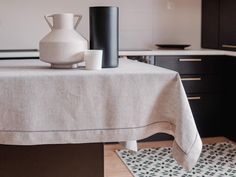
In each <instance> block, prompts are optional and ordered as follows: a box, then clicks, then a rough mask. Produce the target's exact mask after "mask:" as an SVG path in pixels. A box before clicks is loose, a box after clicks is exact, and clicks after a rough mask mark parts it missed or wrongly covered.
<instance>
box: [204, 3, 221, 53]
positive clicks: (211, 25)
mask: <svg viewBox="0 0 236 177" xmlns="http://www.w3.org/2000/svg"><path fill="white" fill-rule="evenodd" d="M219 2H220V1H219V0H203V1H202V47H203V48H204V47H205V48H213V49H217V48H218V47H219V39H218V36H219V5H220V3H219Z"/></svg>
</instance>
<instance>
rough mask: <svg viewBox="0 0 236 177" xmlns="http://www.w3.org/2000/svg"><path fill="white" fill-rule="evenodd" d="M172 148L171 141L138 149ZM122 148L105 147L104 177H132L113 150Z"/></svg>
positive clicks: (151, 143) (150, 144)
mask: <svg viewBox="0 0 236 177" xmlns="http://www.w3.org/2000/svg"><path fill="white" fill-rule="evenodd" d="M202 141H203V143H208V144H211V143H217V142H225V141H229V140H228V139H227V138H224V137H215V138H205V139H203V140H202ZM166 146H172V141H159V142H149V143H140V144H139V145H138V147H139V148H150V147H166ZM122 148H123V147H122V146H121V145H119V144H109V145H105V147H104V149H105V152H104V154H105V164H104V165H105V177H133V176H132V175H131V173H130V172H129V170H128V169H127V168H126V166H125V165H124V164H123V162H122V161H121V160H120V159H119V157H118V156H117V155H116V153H115V150H117V149H122Z"/></svg>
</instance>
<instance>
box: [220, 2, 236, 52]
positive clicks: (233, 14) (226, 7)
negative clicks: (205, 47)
mask: <svg viewBox="0 0 236 177" xmlns="http://www.w3.org/2000/svg"><path fill="white" fill-rule="evenodd" d="M220 48H221V49H225V50H235V51H236V0H221V1H220Z"/></svg>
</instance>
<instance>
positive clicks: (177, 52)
mask: <svg viewBox="0 0 236 177" xmlns="http://www.w3.org/2000/svg"><path fill="white" fill-rule="evenodd" d="M119 55H120V56H143V55H146V56H151V55H226V56H236V52H234V51H226V50H212V49H195V50H192V49H185V50H147V51H132V50H130V51H120V52H119Z"/></svg>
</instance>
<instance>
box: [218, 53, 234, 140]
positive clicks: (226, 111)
mask: <svg viewBox="0 0 236 177" xmlns="http://www.w3.org/2000/svg"><path fill="white" fill-rule="evenodd" d="M235 68H236V57H227V59H226V60H225V63H224V75H223V85H224V90H223V101H222V115H223V116H222V119H221V127H222V129H223V130H224V135H225V136H226V137H227V138H229V139H231V140H234V141H236V129H235V123H234V122H235V118H236V112H235V109H236V104H235V100H236V92H235V91H236V86H235V78H236V73H235Z"/></svg>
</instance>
